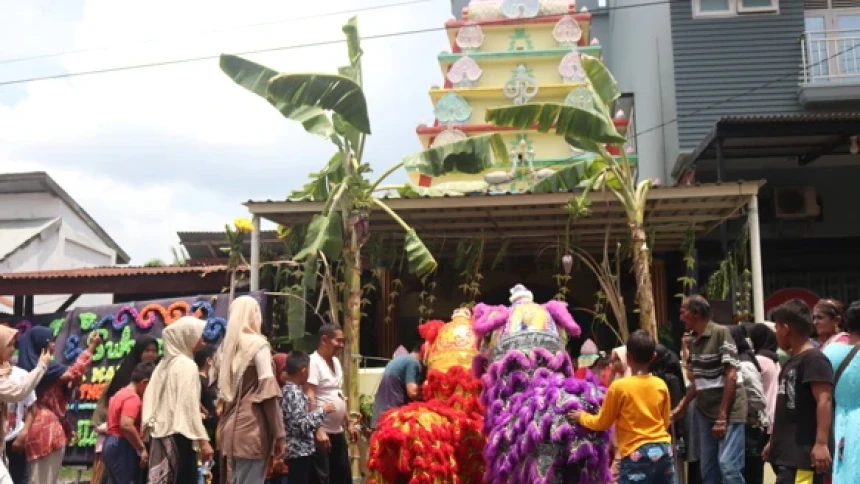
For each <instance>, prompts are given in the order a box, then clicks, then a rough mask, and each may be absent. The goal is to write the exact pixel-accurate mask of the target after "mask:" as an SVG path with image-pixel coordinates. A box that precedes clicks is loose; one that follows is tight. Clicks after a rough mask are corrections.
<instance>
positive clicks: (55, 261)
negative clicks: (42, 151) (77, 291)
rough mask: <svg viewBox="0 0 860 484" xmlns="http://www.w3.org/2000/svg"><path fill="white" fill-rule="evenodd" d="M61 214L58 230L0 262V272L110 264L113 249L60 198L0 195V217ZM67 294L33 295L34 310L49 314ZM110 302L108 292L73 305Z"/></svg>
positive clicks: (20, 217) (45, 195) (112, 258)
mask: <svg viewBox="0 0 860 484" xmlns="http://www.w3.org/2000/svg"><path fill="white" fill-rule="evenodd" d="M56 217H60V218H61V220H62V223H61V224H60V226H59V230H57V229H52V230H50V231H47V232H46V233H44V234H43V235H42V236H41V237H39V238H37V239H35V240H33V241H32V242H31V243H30V244H28V245H26V246H24V247H22V248H21V249H19V250H18V251H16V252H15V253H13V254H12V255H11V256H10V257H8V258H7V259H6V260H4V261H3V262H0V272H30V271H45V270H58V269H76V268H83V267H97V266H112V265H114V264H115V263H116V251H114V250H113V249H111V248H110V247H109V246H108V245H107V244H105V243H104V242H102V240H101V239H100V238H99V236H98V235H97V234H96V233H95V231H93V230H92V229H91V228H90V227H89V226H88V225H87V224H86V222H85V221H84V220H83V219H82V218H81V217H79V216H78V215H77V214H76V213H75V212H74V211H73V210H72V209H71V208H70V207H68V206H67V205H66V204H65V203H63V202H62V201H61V200H60V199H59V198H57V197H54V196H52V195H50V194H48V193H25V194H4V195H0V220H30V219H37V218H56ZM69 296H70V295H68V294H57V295H46V296H36V297H35V298H34V305H35V308H34V309H35V311H36V313H49V312H51V311H53V310H55V309H56V308H58V307H59V306H60V305H61V304H62V303H63V302H64V301H65V300H66V299H67V298H68V297H69ZM111 303H113V295H111V294H86V295H82V296H81V297H80V298H78V300H77V301H76V302H75V304H74V305H73V306H72V307H76V306H81V307H86V306H98V305H102V304H111Z"/></svg>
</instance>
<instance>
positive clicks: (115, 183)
mask: <svg viewBox="0 0 860 484" xmlns="http://www.w3.org/2000/svg"><path fill="white" fill-rule="evenodd" d="M0 1H2V0H0ZM388 2H392V0H388ZM384 3H387V2H386V0H376V1H374V2H369V1H364V0H352V1H350V0H338V1H328V2H301V3H297V2H279V1H273V0H253V1H249V2H242V3H241V4H238V3H236V2H227V1H224V0H222V1H201V0H185V1H183V2H175V1H169V0H150V1H148V2H145V3H135V4H129V3H127V2H115V1H113V0H87V1H86V2H85V3H84V7H83V10H82V12H81V13H80V19H79V21H78V24H77V27H76V29H75V30H74V35H73V40H71V41H69V40H68V39H66V40H62V39H60V42H61V43H60V44H59V45H52V44H51V43H50V42H49V41H48V40H47V39H46V38H50V33H51V32H50V30H43V29H50V28H51V27H52V25H54V24H55V23H56V22H60V21H61V20H57V19H56V18H54V19H53V20H51V21H50V22H48V21H46V22H45V23H40V22H39V20H32V21H31V24H32V23H35V25H29V27H30V29H31V30H30V36H28V38H29V37H33V36H34V34H36V35H35V37H40V34H41V37H40V39H41V40H40V41H39V42H38V43H37V44H30V45H22V46H21V47H20V48H21V50H20V52H18V53H17V55H16V52H12V53H11V54H10V52H9V51H8V49H9V44H7V45H6V47H5V48H6V52H5V53H4V54H5V55H4V57H5V58H9V57H16V56H19V55H33V54H38V53H43V52H56V51H70V50H80V49H91V48H95V47H101V46H106V45H114V46H116V47H115V48H113V49H109V50H93V51H90V52H85V53H80V54H74V55H67V56H63V57H60V58H57V59H52V60H51V62H54V63H56V62H59V63H60V64H61V65H62V66H63V67H64V68H65V69H66V70H67V71H68V72H83V71H89V70H96V69H102V68H106V67H116V66H124V65H134V64H145V63H150V62H158V61H164V60H171V59H180V58H187V57H195V56H204V55H217V54H218V53H220V52H222V51H223V52H241V51H246V50H254V49H261V48H270V47H277V46H285V45H296V44H306V43H312V42H319V41H327V40H333V39H340V38H342V33H341V30H340V27H341V25H342V24H343V22H344V21H345V20H346V19H347V18H348V15H339V16H334V17H332V16H329V17H325V18H317V19H309V20H303V21H298V22H289V23H278V24H273V25H267V26H260V27H254V28H247V29H240V28H233V27H235V26H237V25H242V24H249V23H259V22H269V21H274V20H279V19H286V18H295V17H302V16H309V15H314V14H320V13H324V12H333V11H342V10H346V9H350V8H364V7H368V6H373V5H380V4H384ZM15 5H16V6H15V7H11V8H12V9H18V8H19V7H17V3H16V4H15ZM52 5H56V4H55V3H52ZM240 5H241V6H240ZM21 8H22V15H25V14H26V16H28V18H31V17H32V9H30V10H26V11H25V10H24V9H25V8H26V7H21ZM55 8H56V7H55ZM449 16H450V14H449V6H448V3H447V2H445V1H433V2H428V3H422V4H418V5H410V6H404V7H397V8H387V9H382V10H377V11H372V12H367V13H362V14H360V15H359V27H360V31H361V33H362V34H363V35H365V36H367V35H373V34H381V33H387V32H397V31H405V30H411V29H419V28H428V27H441V26H442V24H443V22H444V21H445V20H446V19H447V18H448V17H449ZM7 23H8V24H10V26H11V25H12V23H13V21H12V20H9V19H8V18H7V20H5V21H4V20H3V19H0V31H2V30H4V27H6V24H7ZM201 31H215V32H211V33H204V34H201V33H199V32H201ZM4 37H5V36H4ZM153 38H162V39H165V40H161V41H156V42H152V41H147V39H153ZM444 41H445V34H444V32H442V31H438V32H434V33H432V34H422V35H412V36H401V37H393V38H390V39H385V40H368V41H366V42H364V44H363V47H364V51H365V57H364V67H365V79H366V81H365V83H366V86H365V88H366V92H367V95H368V98H369V104H370V110H371V121H372V125H373V130H374V136H373V137H372V138H371V141H370V143H369V145H368V151H367V155H368V159H369V160H370V161H371V163H373V165H374V166H375V167H376V168H377V169H383V168H385V167H387V165H390V164H391V163H394V162H395V161H396V160H397V159H399V158H400V157H401V156H403V155H406V154H408V153H410V152H412V151H416V150H418V149H420V145H419V143H418V141H417V139H416V136H415V133H414V126H415V125H417V123H418V122H419V121H420V120H422V119H431V117H432V114H431V113H432V106H431V104H430V100H429V99H428V97H427V95H426V90H427V88H428V87H429V86H430V85H431V84H438V83H439V82H440V75H439V73H438V65H437V64H436V60H435V55H436V54H437V53H438V52H439V51H440V50H441V48H442V47H443V44H444ZM249 58H251V59H253V60H255V61H257V62H260V63H263V64H266V65H270V66H271V67H273V68H276V69H280V70H284V71H291V72H301V71H311V72H314V71H326V72H334V71H335V69H336V68H337V66H339V65H342V64H344V63H345V62H346V56H345V47H344V45H343V44H335V45H329V46H322V47H313V48H303V49H291V50H281V51H276V52H270V53H265V54H256V55H251V56H249ZM28 66H30V67H29V68H32V69H36V67H37V66H35V65H31V64H27V63H24V64H15V69H14V71H10V69H11V67H10V66H5V68H4V69H2V71H0V81H2V80H4V79H9V78H25V77H28V72H30V71H29V70H28V69H29V68H28ZM42 67H44V66H42ZM30 75H33V74H30ZM36 75H43V73H42V72H41V71H40V72H39V74H36ZM26 87H27V97H26V98H25V99H23V100H21V101H20V102H18V103H16V104H14V105H12V106H3V105H2V104H0V171H23V170H28V169H43V170H45V171H48V172H49V173H50V174H51V175H52V176H53V177H54V178H56V179H57V181H58V182H59V183H60V184H61V185H62V186H63V187H64V188H65V189H66V190H67V191H69V193H70V194H71V195H72V196H73V197H75V198H76V199H77V200H78V201H79V203H81V204H82V205H83V206H84V207H85V208H86V209H87V210H88V211H90V212H91V214H92V215H93V216H94V217H95V218H96V220H97V221H98V222H99V223H100V224H102V225H103V226H104V227H105V229H106V230H107V231H108V232H109V233H110V234H111V235H112V236H113V237H114V238H116V239H117V240H118V241H119V243H120V245H122V246H123V247H124V248H125V249H126V250H127V251H128V252H129V253H130V254H131V255H132V257H133V259H134V262H137V263H142V262H144V261H145V260H146V259H148V258H152V257H162V258H167V257H168V251H167V248H168V247H169V246H170V245H171V244H172V243H174V242H175V239H176V237H175V232H176V231H178V230H195V229H197V230H220V229H221V227H222V226H223V223H224V222H225V221H229V220H231V219H232V218H233V217H235V216H236V215H240V214H242V213H244V212H245V209H244V207H242V206H241V205H240V203H241V202H242V201H244V200H247V199H261V198H281V197H283V196H285V195H286V194H287V193H288V192H289V190H290V189H293V188H297V187H299V186H300V185H301V184H302V183H304V181H305V180H304V179H305V176H306V174H307V173H309V172H311V171H313V170H315V169H318V168H319V167H320V166H321V164H322V163H324V162H325V161H326V160H327V159H328V157H329V155H330V153H331V149H332V148H331V146H330V145H329V143H328V142H326V141H324V140H321V139H317V138H315V137H313V136H311V135H308V134H306V133H304V132H303V131H302V130H301V128H300V126H297V125H295V124H294V123H290V122H289V121H286V120H284V119H283V118H282V117H281V116H280V115H279V114H278V113H277V112H276V111H275V110H274V109H272V108H271V107H270V106H269V105H268V104H267V103H265V102H264V101H263V100H261V99H258V98H256V97H255V96H253V95H252V94H250V93H248V92H246V91H244V90H243V89H242V88H240V87H238V86H236V85H235V84H233V83H232V81H230V80H229V79H228V78H227V77H226V76H224V74H223V73H221V71H220V69H219V68H218V62H217V60H208V61H201V62H195V63H187V64H178V65H172V66H164V67H156V68H149V69H137V70H128V71H123V72H116V73H111V74H103V75H92V76H80V77H72V78H69V79H63V80H56V81H44V82H35V83H30V84H27V85H26ZM2 89H4V88H3V87H2V86H0V99H2ZM401 178H402V175H401ZM106 191H107V192H109V193H111V194H112V195H111V203H110V204H106V203H104V198H103V194H104V193H106Z"/></svg>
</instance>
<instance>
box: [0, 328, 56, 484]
mask: <svg viewBox="0 0 860 484" xmlns="http://www.w3.org/2000/svg"><path fill="white" fill-rule="evenodd" d="M17 336H18V331H17V330H15V329H13V328H10V327H9V326H5V325H0V403H2V404H0V437H2V438H0V442H5V440H6V431H7V430H8V429H7V428H6V426H5V425H2V423H3V422H6V421H7V412H8V410H9V406H8V405H6V404H10V403H17V402H20V401H22V400H24V399H25V398H27V397H28V396H30V395H32V394H33V390H35V389H36V385H37V384H38V383H39V381H40V380H41V379H42V376H43V375H44V374H45V370H47V369H48V363H49V362H50V361H51V358H52V355H51V351H50V348H49V347H45V348H44V349H43V350H42V353H41V354H40V355H39V360H38V362H37V364H36V367H35V368H33V369H32V370H31V371H30V372H29V373H25V374H24V375H23V378H21V379H20V381H17V382H16V381H15V380H14V379H13V378H10V376H11V375H12V372H13V368H12V365H11V364H10V363H9V362H10V360H11V359H12V355H14V354H15V339H16V338H17ZM21 371H23V370H21ZM11 482H12V477H11V476H10V475H9V471H8V470H7V469H6V465H5V464H4V462H3V459H2V449H0V483H3V484H9V483H11Z"/></svg>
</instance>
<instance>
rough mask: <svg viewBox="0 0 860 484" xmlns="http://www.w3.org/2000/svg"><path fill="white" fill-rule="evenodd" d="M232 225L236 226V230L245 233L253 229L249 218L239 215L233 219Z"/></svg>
mask: <svg viewBox="0 0 860 484" xmlns="http://www.w3.org/2000/svg"><path fill="white" fill-rule="evenodd" d="M233 226H235V227H236V230H237V231H239V232H245V233H246V234H249V233H251V231H252V230H254V224H253V223H251V221H250V220H248V219H246V218H241V217H240V218H237V219H236V220H234V221H233Z"/></svg>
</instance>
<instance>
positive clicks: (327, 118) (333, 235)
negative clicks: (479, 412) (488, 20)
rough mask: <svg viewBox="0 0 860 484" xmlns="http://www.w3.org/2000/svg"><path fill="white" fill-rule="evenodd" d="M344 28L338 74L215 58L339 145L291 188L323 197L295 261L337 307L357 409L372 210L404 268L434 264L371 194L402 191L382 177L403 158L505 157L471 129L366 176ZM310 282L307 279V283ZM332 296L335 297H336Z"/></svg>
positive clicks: (424, 271) (363, 106)
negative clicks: (400, 239) (400, 237)
mask: <svg viewBox="0 0 860 484" xmlns="http://www.w3.org/2000/svg"><path fill="white" fill-rule="evenodd" d="M343 33H344V35H345V36H346V46H347V55H348V65H346V66H344V67H341V68H339V69H338V74H318V73H314V74H283V73H279V72H277V71H275V70H273V69H270V68H268V67H265V66H262V65H259V64H256V63H254V62H251V61H248V60H246V59H243V58H241V57H237V56H233V55H226V54H225V55H221V59H220V65H221V70H222V71H224V73H225V74H227V75H228V76H229V77H230V78H231V79H232V80H233V81H234V82H236V83H237V84H239V85H240V86H242V87H243V88H245V89H247V90H249V91H251V92H253V93H254V94H257V95H258V96H260V97H261V98H263V99H265V100H266V101H267V102H269V103H270V104H271V105H272V106H273V107H274V108H275V109H277V110H278V111H279V112H280V113H281V114H282V115H283V116H284V117H286V118H288V119H291V120H294V121H297V122H299V123H301V124H302V126H303V127H304V129H305V130H306V131H307V132H309V133H311V134H314V135H317V136H321V137H322V138H324V139H327V140H329V141H330V142H331V143H332V144H333V145H334V147H335V148H336V151H335V153H334V154H333V155H332V157H331V158H330V159H329V161H328V163H326V165H325V166H324V167H323V169H322V170H321V171H319V172H316V173H313V174H311V177H310V181H309V182H308V183H306V184H305V185H304V186H303V187H302V188H301V189H300V190H295V191H293V192H292V193H291V194H290V198H292V199H297V200H311V201H319V202H324V204H323V208H322V210H321V212H320V213H319V214H317V215H315V216H314V217H313V219H312V220H311V222H310V225H309V226H308V231H307V236H306V237H305V243H304V247H303V248H302V250H301V251H300V252H299V253H298V254H296V256H295V258H294V260H295V261H297V262H302V263H304V265H305V278H306V279H308V278H313V277H315V276H321V277H323V286H324V287H325V289H324V293H325V294H327V295H328V297H329V299H330V304H329V308H330V309H329V313H330V317H331V318H332V320H333V321H335V320H338V319H339V318H338V315H337V313H338V311H343V324H342V326H343V328H344V335H345V337H346V343H347V346H348V348H347V354H348V355H350V357H348V358H345V359H344V364H345V367H346V368H345V369H344V373H345V375H346V387H347V399H348V401H349V405H350V412H351V413H352V414H355V413H356V412H358V361H354V360H355V359H356V358H359V348H360V346H359V337H360V334H361V331H360V329H361V299H362V284H361V273H362V269H363V266H362V259H361V251H362V248H363V247H364V245H365V243H366V242H367V241H368V238H369V235H370V223H369V218H370V215H371V211H374V210H375V211H376V212H377V213H382V212H384V213H385V214H387V216H388V217H390V218H391V219H393V220H394V221H395V222H396V223H397V224H398V225H399V226H400V227H401V228H402V229H403V232H404V250H405V253H406V261H407V263H408V268H409V272H411V273H412V274H414V275H416V276H417V277H419V278H424V277H426V276H428V275H429V274H431V273H432V272H434V271H435V270H436V267H437V263H436V260H435V259H434V258H433V255H432V254H431V253H430V251H429V250H428V249H427V247H426V246H425V245H424V243H423V242H422V241H421V239H420V237H419V236H418V234H417V233H416V231H415V229H413V228H412V227H410V226H409V225H408V224H407V223H406V222H405V221H404V220H403V219H402V218H400V217H399V216H398V215H397V214H396V213H395V212H394V211H393V210H392V209H391V208H390V207H389V206H388V205H387V204H386V203H385V201H383V200H382V199H380V198H377V197H376V196H375V194H376V193H377V192H379V191H387V190H390V189H392V188H397V189H398V190H399V189H403V190H405V189H406V188H405V187H403V186H400V187H387V186H382V183H383V182H384V181H385V180H386V179H387V178H388V176H389V175H391V174H392V173H394V172H395V171H397V170H399V169H401V168H402V167H403V166H405V165H406V164H407V163H408V164H409V165H410V166H411V167H414V168H415V169H417V170H419V171H420V172H422V173H424V174H427V175H431V176H438V175H439V174H441V173H442V172H443V171H444V170H445V167H444V160H445V158H447V157H449V156H451V155H456V154H468V155H471V156H468V157H466V158H467V160H465V162H467V163H471V165H472V166H470V167H469V168H470V169H472V170H474V171H475V172H477V171H481V170H482V169H484V168H487V167H490V166H492V165H493V164H494V163H495V159H499V160H501V161H502V162H506V161H508V158H507V150H506V149H505V146H504V143H503V142H502V138H501V136H499V135H498V134H492V135H483V136H476V137H472V138H468V139H466V140H463V141H458V142H455V143H451V144H447V145H443V146H439V147H435V148H431V149H429V150H426V151H423V152H421V153H417V154H415V155H411V156H408V157H405V158H403V159H402V160H401V161H400V162H399V163H396V164H395V165H394V166H392V167H391V168H389V169H388V170H386V171H385V172H383V173H382V174H381V175H380V176H379V177H378V178H376V179H375V180H370V179H369V178H368V175H369V173H370V171H371V169H370V165H369V164H368V163H367V162H366V161H365V160H364V148H365V145H366V140H367V136H368V135H370V132H371V130H370V119H369V115H368V109H367V101H366V98H365V95H364V91H363V89H362V85H363V71H362V64H361V57H362V54H363V51H362V49H361V45H360V40H359V34H358V24H357V20H356V19H355V18H351V19H350V20H349V21H348V22H347V23H346V25H344V27H343ZM328 261H330V262H331V264H330V263H329V262H328ZM332 264H337V267H332ZM332 275H340V276H341V278H340V279H339V280H342V281H343V282H342V283H340V282H334V283H333V284H332V283H331V282H330V281H326V277H328V278H329V279H331V280H334V278H333V276H332ZM341 284H342V285H341ZM310 285H311V284H310V283H309V282H308V281H305V284H304V286H305V287H309V286H310ZM337 289H341V290H340V291H336V290H337ZM337 295H339V296H340V298H339V299H340V302H338V301H336V299H338V298H337Z"/></svg>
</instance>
